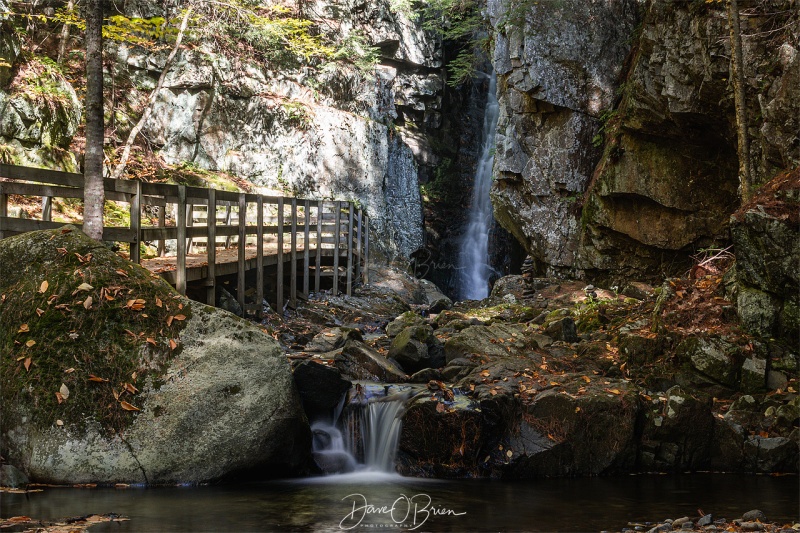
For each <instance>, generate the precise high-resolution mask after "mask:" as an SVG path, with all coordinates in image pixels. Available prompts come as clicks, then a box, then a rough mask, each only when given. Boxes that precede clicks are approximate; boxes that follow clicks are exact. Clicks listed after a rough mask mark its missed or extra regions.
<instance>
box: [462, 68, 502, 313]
mask: <svg viewBox="0 0 800 533" xmlns="http://www.w3.org/2000/svg"><path fill="white" fill-rule="evenodd" d="M499 109H500V106H499V105H498V103H497V77H496V76H495V74H494V73H492V75H491V78H490V81H489V94H488V96H487V98H486V111H485V112H484V115H483V133H482V136H481V137H482V139H483V143H482V146H481V155H480V160H479V162H478V168H477V169H476V171H475V182H474V185H473V190H472V205H471V212H470V215H469V223H468V225H467V231H466V233H464V236H463V237H462V241H461V258H460V265H459V266H460V281H461V298H462V299H464V300H481V299H483V298H486V297H487V296H489V275H490V273H491V270H492V269H491V266H490V265H489V229H490V228H491V225H492V202H491V199H490V198H489V190H490V189H491V187H492V168H493V166H494V138H495V130H496V129H497V117H498V114H499Z"/></svg>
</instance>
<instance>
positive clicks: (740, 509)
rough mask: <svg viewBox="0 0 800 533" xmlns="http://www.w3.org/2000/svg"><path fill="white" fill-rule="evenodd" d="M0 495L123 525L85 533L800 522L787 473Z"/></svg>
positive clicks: (6, 501)
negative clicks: (750, 514) (707, 518)
mask: <svg viewBox="0 0 800 533" xmlns="http://www.w3.org/2000/svg"><path fill="white" fill-rule="evenodd" d="M0 497H1V498H2V499H1V500H0V516H2V517H6V518H7V517H10V516H16V515H27V516H31V517H35V518H40V519H57V518H63V517H68V516H78V515H85V514H90V513H97V514H104V513H117V514H120V515H124V516H127V517H128V518H130V521H129V522H117V523H110V524H101V525H100V526H97V527H93V528H92V529H91V530H90V531H92V532H101V531H110V532H127V531H136V532H162V531H163V532H168V531H195V532H196V531H236V532H242V531H342V528H348V527H352V528H353V529H351V530H352V531H398V530H401V531H408V530H410V529H411V528H413V527H414V525H415V522H414V519H415V518H416V524H417V525H418V524H422V525H421V526H420V527H418V529H416V531H600V530H602V529H609V530H617V531H619V530H620V529H621V528H622V527H623V526H625V525H626V524H627V522H628V521H647V520H661V519H664V518H677V517H680V516H684V515H688V516H696V515H697V509H698V508H702V509H703V510H704V511H706V512H711V513H714V515H715V518H716V517H727V518H730V519H732V518H736V517H739V516H741V514H742V513H744V512H745V511H748V510H750V509H756V508H757V509H761V510H762V511H764V512H765V513H766V515H767V517H768V518H769V519H770V520H771V521H776V522H780V523H791V522H794V521H797V520H798V518H800V508H799V507H800V504H798V498H800V487H799V486H798V478H797V477H795V476H785V477H769V476H734V475H718V474H717V475H712V474H707V475H705V474H702V475H701V474H698V475H691V476H689V475H687V476H647V475H644V476H625V477H615V478H593V479H552V480H537V481H529V482H500V481H465V480H459V481H440V480H420V479H413V478H402V477H399V476H394V475H389V474H374V475H368V474H355V475H349V476H347V475H346V476H332V477H329V478H317V479H314V480H308V479H304V480H290V481H271V482H266V483H258V484H249V485H244V486H218V487H192V488H151V489H123V490H119V489H47V490H45V491H44V492H41V493H34V494H29V495H28V496H27V497H26V496H25V495H15V494H2V495H0ZM409 502H410V505H409ZM415 505H416V507H415ZM393 506H394V513H393V514H391V513H390V511H391V509H392V507H393ZM415 509H416V512H415ZM463 513H465V514H463Z"/></svg>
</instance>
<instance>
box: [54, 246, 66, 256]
mask: <svg viewBox="0 0 800 533" xmlns="http://www.w3.org/2000/svg"><path fill="white" fill-rule="evenodd" d="M56 252H58V253H60V254H61V255H64V254H65V253H67V249H66V248H56Z"/></svg>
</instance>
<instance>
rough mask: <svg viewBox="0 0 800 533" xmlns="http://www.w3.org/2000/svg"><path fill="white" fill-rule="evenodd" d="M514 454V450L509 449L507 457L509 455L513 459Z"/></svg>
mask: <svg viewBox="0 0 800 533" xmlns="http://www.w3.org/2000/svg"><path fill="white" fill-rule="evenodd" d="M513 455H514V452H512V451H511V450H508V451H507V452H506V457H508V458H509V459H511V457H512V456H513Z"/></svg>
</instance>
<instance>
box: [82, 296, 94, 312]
mask: <svg viewBox="0 0 800 533" xmlns="http://www.w3.org/2000/svg"><path fill="white" fill-rule="evenodd" d="M83 307H84V308H86V309H91V308H92V297H91V296H87V297H86V299H85V300H84V301H83Z"/></svg>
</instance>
